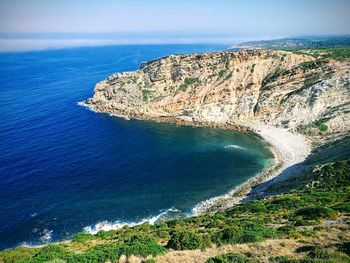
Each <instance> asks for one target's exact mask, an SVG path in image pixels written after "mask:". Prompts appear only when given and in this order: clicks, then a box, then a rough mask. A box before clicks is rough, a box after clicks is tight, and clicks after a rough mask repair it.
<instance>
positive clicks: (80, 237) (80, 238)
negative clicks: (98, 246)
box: [72, 232, 94, 242]
mask: <svg viewBox="0 0 350 263" xmlns="http://www.w3.org/2000/svg"><path fill="white" fill-rule="evenodd" d="M91 239H94V236H93V235H90V234H88V233H85V232H79V233H77V234H75V235H74V236H73V239H72V241H73V242H85V241H87V240H91Z"/></svg>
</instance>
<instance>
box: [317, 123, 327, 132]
mask: <svg viewBox="0 0 350 263" xmlns="http://www.w3.org/2000/svg"><path fill="white" fill-rule="evenodd" d="M318 128H319V129H320V131H321V132H325V131H327V130H328V126H327V125H326V124H324V123H321V124H320V125H319V126H318Z"/></svg>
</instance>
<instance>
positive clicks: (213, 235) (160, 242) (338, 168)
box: [0, 160, 350, 263]
mask: <svg viewBox="0 0 350 263" xmlns="http://www.w3.org/2000/svg"><path fill="white" fill-rule="evenodd" d="M305 178H308V180H312V181H315V182H316V183H313V184H309V183H307V182H308V181H305V185H306V186H305V187H304V188H302V189H299V190H293V191H290V192H288V193H285V194H281V195H277V196H274V197H271V198H268V199H265V200H255V201H251V202H248V203H246V204H241V205H237V206H235V207H233V208H230V209H226V210H224V211H219V212H216V213H215V214H206V215H201V216H196V217H190V218H180V219H176V220H171V221H164V222H160V223H158V224H155V225H149V224H148V223H145V224H142V225H138V226H135V227H132V228H130V227H124V228H122V229H119V230H112V231H100V232H99V233H98V234H96V235H89V234H86V233H78V234H76V235H75V236H74V238H73V240H72V242H69V243H58V244H51V245H47V246H44V247H40V248H26V247H17V248H15V249H9V250H5V251H2V252H0V262H6V263H7V262H47V261H50V260H56V261H57V260H61V261H62V262H105V261H108V260H109V261H112V262H113V261H117V260H118V259H119V258H120V256H121V255H126V256H130V255H138V256H142V257H146V256H148V255H153V256H156V255H160V254H163V253H166V251H167V250H168V249H174V250H193V249H203V248H206V247H210V246H212V245H213V244H215V245H217V246H221V245H225V244H244V243H259V242H261V241H263V240H265V239H273V238H300V237H303V236H311V237H312V236H316V235H317V230H316V229H317V228H316V227H317V226H320V224H321V223H322V222H323V221H324V220H334V219H336V218H338V217H339V216H341V214H342V213H343V212H344V211H345V212H348V211H349V210H350V196H349V193H350V161H349V160H348V161H341V162H336V163H331V164H326V165H323V166H320V167H319V168H317V169H314V170H313V171H310V172H309V173H308V174H306V175H305ZM274 225H278V227H273V226H274ZM310 225H312V226H313V228H311V229H310V230H307V229H304V226H310ZM313 229H314V230H313ZM315 253H316V252H314V254H309V255H308V256H307V260H311V259H312V260H314V259H315V258H317V257H320V256H319V254H320V253H318V252H317V253H318V254H317V253H316V254H315ZM311 257H313V258H311ZM323 257H325V256H323ZM327 257H329V258H333V257H334V258H336V260H340V259H341V260H343V259H344V258H345V259H346V255H345V256H344V254H341V253H340V252H334V253H333V252H332V253H328V256H327ZM235 258H237V260H248V259H246V258H245V257H243V258H241V257H240V256H238V255H224V256H218V257H215V258H213V259H210V260H211V261H208V262H252V261H229V260H233V259H234V260H236V259H235ZM238 258H239V259H238ZM271 260H272V261H271V262H314V261H288V260H294V259H289V258H285V257H283V258H281V257H278V258H272V259H271ZM305 260H306V259H305ZM322 260H323V259H322ZM320 262H324V261H320ZM330 262H338V261H330ZM339 262H342V261H339Z"/></svg>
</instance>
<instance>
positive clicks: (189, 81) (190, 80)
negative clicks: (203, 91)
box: [185, 78, 199, 85]
mask: <svg viewBox="0 0 350 263" xmlns="http://www.w3.org/2000/svg"><path fill="white" fill-rule="evenodd" d="M198 82H199V79H198V78H185V84H187V85H192V84H195V83H198Z"/></svg>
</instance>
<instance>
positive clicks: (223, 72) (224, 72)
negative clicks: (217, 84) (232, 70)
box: [219, 69, 226, 78]
mask: <svg viewBox="0 0 350 263" xmlns="http://www.w3.org/2000/svg"><path fill="white" fill-rule="evenodd" d="M225 74H226V70H224V69H222V70H220V71H219V77H220V78H222V77H223V76H224V75H225Z"/></svg>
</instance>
